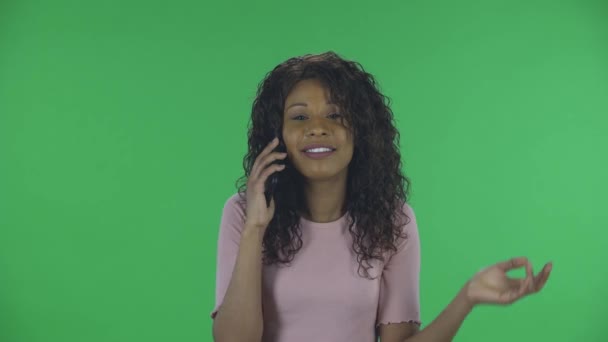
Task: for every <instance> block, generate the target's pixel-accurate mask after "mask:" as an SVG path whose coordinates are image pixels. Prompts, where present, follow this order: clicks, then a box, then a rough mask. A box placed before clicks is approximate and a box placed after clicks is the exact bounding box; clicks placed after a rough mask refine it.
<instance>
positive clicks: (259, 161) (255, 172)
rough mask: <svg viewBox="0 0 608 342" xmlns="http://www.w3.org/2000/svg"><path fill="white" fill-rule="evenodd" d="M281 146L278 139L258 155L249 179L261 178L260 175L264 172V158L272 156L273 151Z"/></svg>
mask: <svg viewBox="0 0 608 342" xmlns="http://www.w3.org/2000/svg"><path fill="white" fill-rule="evenodd" d="M278 144H279V139H278V138H274V139H273V140H272V141H271V142H270V143H269V144H268V145H267V146H266V147H265V148H264V149H263V150H262V152H260V154H258V156H257V157H256V158H255V162H254V163H253V167H252V169H251V174H250V175H249V177H251V178H253V179H256V178H257V177H259V175H260V173H261V172H262V170H263V169H264V166H265V165H264V163H263V161H264V158H265V157H266V155H268V154H270V153H271V152H272V150H273V149H274V148H275V147H277V145H278Z"/></svg>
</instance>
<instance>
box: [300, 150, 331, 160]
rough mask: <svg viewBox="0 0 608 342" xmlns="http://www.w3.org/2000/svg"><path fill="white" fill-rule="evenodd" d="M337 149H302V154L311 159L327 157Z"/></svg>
mask: <svg viewBox="0 0 608 342" xmlns="http://www.w3.org/2000/svg"><path fill="white" fill-rule="evenodd" d="M334 153H335V151H329V152H306V151H302V154H304V155H305V156H307V157H308V158H311V159H322V158H325V157H329V156H330V155H332V154H334Z"/></svg>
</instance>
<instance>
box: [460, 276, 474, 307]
mask: <svg viewBox="0 0 608 342" xmlns="http://www.w3.org/2000/svg"><path fill="white" fill-rule="evenodd" d="M468 288H469V282H467V283H466V284H465V285H464V287H463V288H462V289H461V290H460V292H459V293H458V298H459V301H460V302H461V303H462V305H463V306H464V307H466V308H467V309H468V310H473V308H474V307H475V306H476V305H477V304H478V303H476V302H475V301H474V300H473V299H471V297H470V296H469V294H468Z"/></svg>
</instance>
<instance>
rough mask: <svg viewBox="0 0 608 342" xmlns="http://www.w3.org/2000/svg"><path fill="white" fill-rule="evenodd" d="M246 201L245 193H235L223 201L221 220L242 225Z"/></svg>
mask: <svg viewBox="0 0 608 342" xmlns="http://www.w3.org/2000/svg"><path fill="white" fill-rule="evenodd" d="M246 210H247V202H246V200H245V194H244V193H243V194H242V197H241V194H240V193H238V192H237V193H235V194H232V195H230V196H229V197H228V198H227V199H226V200H225V201H224V208H223V210H222V217H223V221H224V222H226V223H230V224H235V225H242V224H243V223H244V222H245V214H246Z"/></svg>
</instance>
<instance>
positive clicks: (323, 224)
mask: <svg viewBox="0 0 608 342" xmlns="http://www.w3.org/2000/svg"><path fill="white" fill-rule="evenodd" d="M347 215H348V210H347V211H346V212H344V214H343V215H342V216H341V217H340V218H338V219H336V220H334V221H329V222H314V221H310V220H307V219H306V218H304V216H300V219H301V220H302V221H303V222H304V223H306V225H308V226H311V227H319V228H321V227H329V226H334V225H336V223H340V222H342V221H344V220H345V219H346V216H347Z"/></svg>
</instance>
